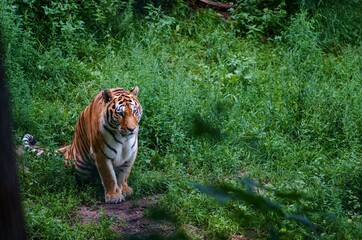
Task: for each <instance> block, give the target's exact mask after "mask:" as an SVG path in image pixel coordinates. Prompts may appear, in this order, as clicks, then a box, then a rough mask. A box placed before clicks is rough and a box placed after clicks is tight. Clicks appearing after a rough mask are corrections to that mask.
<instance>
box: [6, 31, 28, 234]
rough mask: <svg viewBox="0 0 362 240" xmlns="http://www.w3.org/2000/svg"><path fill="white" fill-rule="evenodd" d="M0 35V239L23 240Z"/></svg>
mask: <svg viewBox="0 0 362 240" xmlns="http://www.w3.org/2000/svg"><path fill="white" fill-rule="evenodd" d="M8 96H9V95H8V92H7V88H6V83H5V70H4V51H3V43H2V36H1V35H0V239H25V228H24V219H23V211H22V208H21V204H20V194H19V185H18V180H17V175H16V162H15V159H14V155H13V146H12V138H11V135H12V133H11V124H10V111H9V98H8Z"/></svg>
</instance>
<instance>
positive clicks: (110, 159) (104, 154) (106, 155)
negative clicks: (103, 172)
mask: <svg viewBox="0 0 362 240" xmlns="http://www.w3.org/2000/svg"><path fill="white" fill-rule="evenodd" d="M101 151H102V153H103V155H104V156H105V157H106V158H107V159H109V160H112V158H110V157H108V156H107V154H105V153H104V151H103V149H101Z"/></svg>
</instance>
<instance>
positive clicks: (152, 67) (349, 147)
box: [1, 1, 362, 239]
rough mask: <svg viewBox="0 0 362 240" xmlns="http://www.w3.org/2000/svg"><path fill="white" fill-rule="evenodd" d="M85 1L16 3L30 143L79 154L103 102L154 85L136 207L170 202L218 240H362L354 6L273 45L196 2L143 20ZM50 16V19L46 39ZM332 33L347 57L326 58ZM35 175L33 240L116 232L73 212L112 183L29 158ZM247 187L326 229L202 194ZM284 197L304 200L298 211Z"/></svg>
mask: <svg viewBox="0 0 362 240" xmlns="http://www.w3.org/2000/svg"><path fill="white" fill-rule="evenodd" d="M29 4H30V5H29ZM84 4H85V5H86V6H83V7H86V8H85V9H84V10H81V8H80V7H81V5H77V4H76V3H73V2H71V1H69V2H59V3H58V2H57V1H55V2H52V3H51V4H49V5H46V6H41V3H38V2H32V3H25V2H24V3H18V2H16V1H6V4H5V3H3V4H2V5H1V7H2V8H1V9H2V16H1V18H2V20H3V21H2V22H3V24H2V31H3V32H4V33H5V34H3V38H5V41H6V42H7V45H6V50H7V52H6V53H7V63H6V66H7V76H8V79H9V87H10V90H11V93H12V103H13V116H14V122H15V125H14V134H15V136H16V138H17V139H19V141H20V139H21V136H22V134H24V133H25V132H30V133H32V134H34V135H35V136H36V137H37V138H38V140H39V142H40V144H42V145H44V146H47V148H48V150H49V151H52V149H55V148H56V147H57V146H59V145H64V144H67V143H69V142H70V141H71V138H72V135H73V130H74V125H75V123H76V121H77V118H78V116H79V113H80V112H81V111H82V109H84V107H85V106H86V105H87V104H88V103H89V102H90V101H91V99H92V97H93V96H94V95H95V94H96V93H97V92H98V91H100V90H102V89H104V88H111V87H115V86H119V87H124V88H128V89H130V88H132V87H133V86H134V85H138V86H139V87H140V97H139V98H140V102H141V103H142V105H143V108H144V117H143V119H142V122H141V132H140V136H139V138H140V150H139V156H138V159H137V161H136V164H135V167H134V170H133V172H132V174H131V177H130V183H131V185H133V186H134V189H135V191H136V193H135V196H134V197H133V198H138V197H141V196H145V195H152V194H162V198H161V205H162V206H164V207H165V208H166V209H167V210H169V211H172V212H173V213H174V214H175V215H176V217H177V219H178V222H179V225H180V227H181V228H183V229H184V231H186V232H188V231H190V229H188V227H187V226H191V225H193V226H196V227H197V228H199V229H200V231H199V232H200V233H198V234H202V235H205V236H207V237H210V238H214V239H219V238H228V236H231V235H245V236H248V237H250V238H266V237H268V236H270V237H272V236H278V237H280V238H285V239H301V238H305V237H310V238H325V239H336V238H338V239H342V238H347V239H348V238H353V239H358V238H360V237H361V236H362V231H361V229H360V228H359V225H360V224H361V217H360V214H361V197H360V196H361V190H360V189H361V187H362V186H361V183H360V182H361V174H360V168H361V161H360V159H361V153H360V148H361V142H362V141H361V140H362V139H361V136H362V125H361V124H362V122H361V119H360V118H361V109H362V106H361V102H362V101H361V100H362V99H361V96H362V94H361V91H362V90H361V89H362V86H361V84H362V81H361V80H362V79H361V69H360V63H361V62H362V61H361V60H362V59H361V56H362V54H361V50H362V49H361V44H360V39H359V38H354V37H352V36H355V37H357V35H356V34H355V33H356V32H358V31H360V29H355V30H353V31H352V32H351V31H350V30H348V29H351V26H352V25H353V24H354V23H350V21H346V22H343V21H338V20H337V19H332V16H330V15H328V14H324V13H325V12H326V13H327V12H328V11H329V12H328V13H331V14H332V12H333V11H336V12H338V11H339V10H341V11H342V13H340V12H338V13H339V14H342V15H343V16H346V14H347V13H350V14H351V16H354V17H353V19H356V18H357V17H356V16H357V13H356V12H355V11H354V9H351V8H348V7H346V6H345V5H341V6H343V8H340V9H337V8H334V9H330V10H328V9H325V8H322V7H321V8H319V9H315V11H311V10H310V9H309V10H300V11H296V13H295V14H293V15H291V16H290V19H289V20H288V21H287V20H286V19H284V18H283V19H284V20H285V21H286V22H288V25H286V26H285V27H284V28H281V29H279V31H278V32H279V35H277V36H275V35H274V37H270V38H269V42H268V43H267V44H263V43H261V42H260V41H258V40H256V39H255V38H241V37H240V35H239V34H235V31H234V30H230V29H231V25H233V24H235V22H234V20H235V19H231V20H227V21H223V20H222V19H220V17H219V16H218V15H216V14H215V13H214V12H213V11H211V10H205V11H195V12H191V11H190V9H187V7H185V6H184V5H183V4H181V3H178V4H180V5H177V7H178V8H174V12H176V13H178V14H172V12H169V13H168V14H166V13H165V11H163V10H162V8H161V7H160V6H154V5H147V7H145V8H144V12H143V14H138V13H136V12H134V11H133V10H132V4H129V3H128V2H117V3H116V2H114V1H111V4H110V5H109V6H106V5H103V4H99V5H97V4H96V3H93V2H92V3H84ZM355 4H356V6H360V5H358V3H355ZM136 5H137V3H135V4H134V5H133V6H136ZM108 7H110V8H108ZM63 8H66V9H68V10H69V11H70V13H71V14H69V15H68V14H67V15H64V12H63V11H62V9H63ZM177 10H178V11H179V12H177ZM181 10H182V11H181ZM90 12H91V13H92V14H93V15H92V17H90V15H89V13H90ZM115 12H117V14H115ZM258 12H259V11H258ZM108 13H111V17H109V18H108V17H107V16H108ZM37 16H42V17H44V18H45V19H47V21H44V22H43V23H42V25H40V26H39V28H36V21H35V20H36V17H37ZM185 16H187V17H185ZM276 17H277V16H276ZM283 17H284V15H283ZM326 19H332V22H331V24H330V25H328V21H326ZM259 20H260V19H259ZM259 20H258V21H259ZM284 20H283V21H284ZM33 21H35V22H33ZM260 21H262V20H260ZM263 24H266V23H265V22H264V23H263ZM351 24H352V25H351ZM340 25H341V26H345V27H344V28H339V27H336V26H340ZM322 26H328V27H327V28H324V27H322ZM353 26H354V25H353ZM262 27H263V26H261V28H262ZM338 29H341V30H340V31H339V30H338ZM333 31H339V32H338V34H337V35H335V34H332V33H331V32H333ZM346 32H348V34H350V35H349V36H351V37H350V38H348V37H347V36H346V38H344V37H343V36H345V35H344V33H346ZM45 36H46V37H45ZM328 37H330V38H331V39H334V40H333V41H332V42H333V43H334V45H335V46H337V45H338V54H335V52H333V51H326V49H327V48H326V46H331V45H330V44H331V42H328V39H329V38H328ZM347 38H348V39H347ZM352 38H353V39H354V40H353V41H352V40H351V39H352ZM350 40H351V41H350ZM55 176H56V177H55ZM19 177H20V180H21V192H22V194H23V198H24V208H25V213H26V219H27V228H28V232H29V236H30V238H41V237H43V238H62V237H69V238H88V237H93V236H94V237H95V238H102V237H105V236H107V237H109V238H112V237H115V236H114V235H113V234H112V233H111V230H110V228H109V226H110V221H111V220H110V219H107V217H106V216H105V217H104V219H103V220H102V221H101V223H100V224H99V225H97V226H95V225H92V224H90V225H82V224H81V223H80V220H79V219H77V218H76V217H75V216H73V215H72V214H73V213H74V211H75V209H76V208H77V207H78V206H80V205H82V204H87V205H92V204H94V203H95V202H96V201H101V200H102V197H101V195H102V194H101V193H100V190H99V186H98V187H97V185H90V186H78V185H77V183H76V181H75V178H74V176H73V173H72V172H71V171H68V170H66V169H64V168H63V167H62V160H61V159H60V157H54V156H43V157H40V158H36V157H33V156H30V155H29V154H25V156H23V157H20V159H19ZM243 177H249V178H251V179H254V180H255V181H257V182H258V183H259V184H260V185H261V186H263V189H271V190H274V191H266V190H263V189H259V190H258V191H259V193H260V194H261V195H262V196H264V197H267V198H269V199H270V200H271V201H275V202H278V203H280V204H281V205H283V207H284V208H285V210H286V211H288V212H290V213H292V214H299V215H305V216H306V217H308V218H309V219H310V220H311V221H312V222H314V223H315V224H316V225H317V229H316V231H313V232H311V231H309V230H308V229H306V228H305V227H304V226H302V225H300V224H299V223H297V222H295V221H290V220H287V219H284V218H281V217H280V216H277V215H275V214H273V213H266V212H263V211H260V210H257V209H256V210H255V209H252V208H250V207H248V205H246V204H245V203H243V202H242V201H235V202H234V201H233V202H229V203H226V204H224V205H220V204H219V203H218V202H217V201H215V200H214V199H213V198H211V197H210V196H207V195H205V194H203V193H201V192H199V191H198V190H197V189H195V188H194V187H193V186H192V184H191V182H198V183H203V184H214V185H220V184H226V185H230V186H233V187H235V188H240V189H243V188H244V187H243V185H242V184H241V183H240V180H241V179H242V178H243ZM275 192H298V193H302V196H303V197H302V199H301V200H298V201H289V200H286V199H283V198H280V197H279V196H278V195H277V194H275ZM79 193H80V194H79ZM109 234H110V235H109ZM196 235H197V234H196Z"/></svg>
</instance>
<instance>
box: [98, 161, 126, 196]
mask: <svg viewBox="0 0 362 240" xmlns="http://www.w3.org/2000/svg"><path fill="white" fill-rule="evenodd" d="M96 164H97V169H98V173H99V176H100V178H101V180H102V184H103V188H104V197H105V202H106V203H120V202H122V201H123V200H124V199H125V198H124V196H123V194H122V188H121V187H119V186H118V184H117V179H116V174H115V171H114V168H113V164H112V161H111V160H109V159H106V158H105V157H103V159H100V158H97V161H96Z"/></svg>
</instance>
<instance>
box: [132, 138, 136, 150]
mask: <svg viewBox="0 0 362 240" xmlns="http://www.w3.org/2000/svg"><path fill="white" fill-rule="evenodd" d="M136 142H137V138H135V139H134V143H133V144H132V147H131V149H132V148H133V147H134V146H135V145H136Z"/></svg>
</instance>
